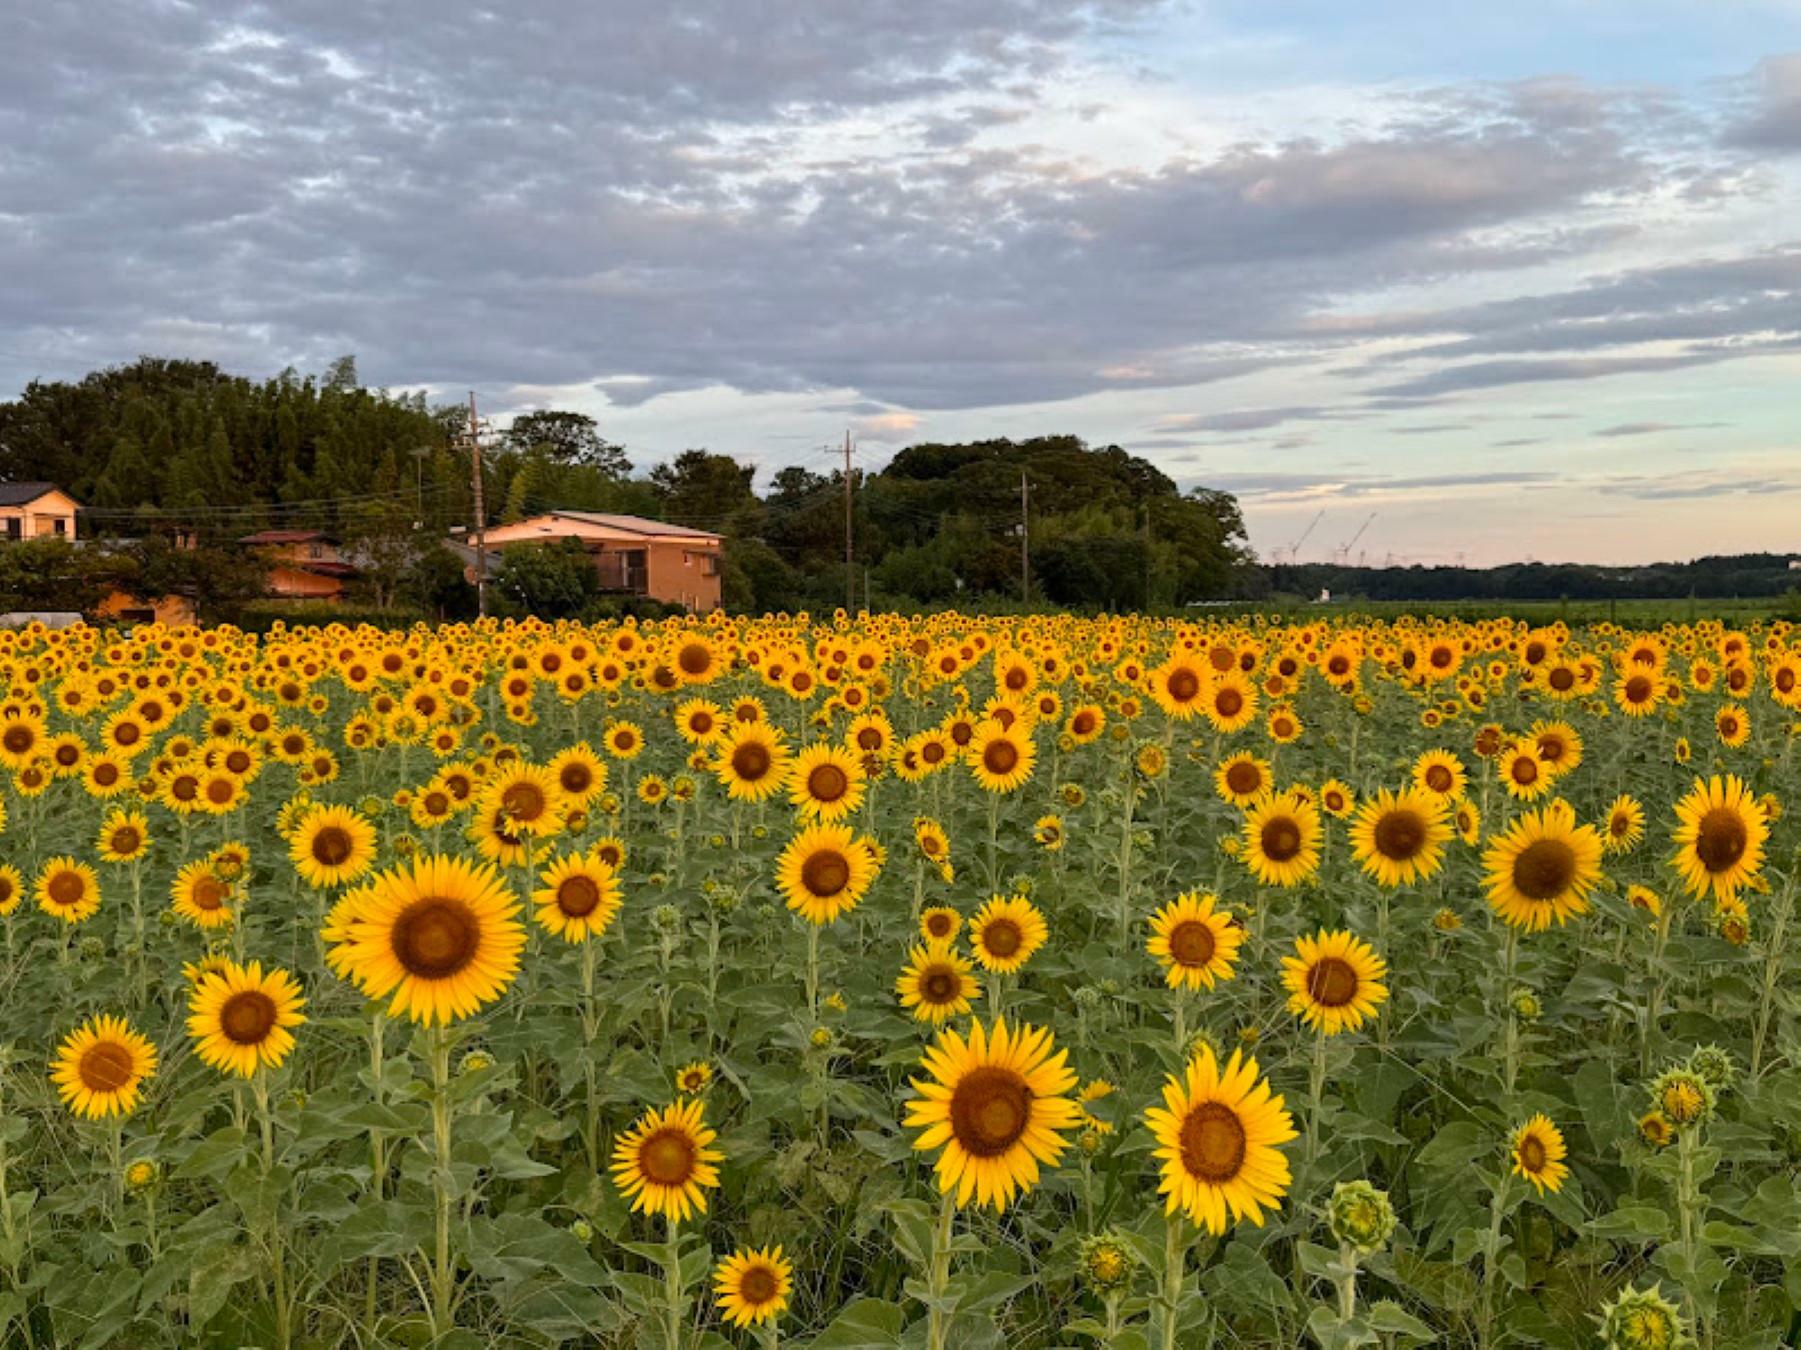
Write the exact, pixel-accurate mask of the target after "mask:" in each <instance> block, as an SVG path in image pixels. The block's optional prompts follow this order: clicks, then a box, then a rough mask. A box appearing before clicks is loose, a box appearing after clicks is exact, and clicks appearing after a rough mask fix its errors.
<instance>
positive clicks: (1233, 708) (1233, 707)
mask: <svg viewBox="0 0 1801 1350" xmlns="http://www.w3.org/2000/svg"><path fill="white" fill-rule="evenodd" d="M1243 709H1244V695H1243V694H1241V693H1239V692H1238V691H1237V690H1236V689H1222V690H1220V691H1219V694H1218V696H1217V697H1215V698H1214V700H1213V710H1214V711H1215V712H1217V713H1218V714H1219V715H1220V716H1221V717H1236V716H1238V714H1239V713H1240V712H1241V711H1243Z"/></svg>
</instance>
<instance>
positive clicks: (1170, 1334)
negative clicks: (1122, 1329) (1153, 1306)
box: [1160, 1213, 1188, 1350]
mask: <svg viewBox="0 0 1801 1350" xmlns="http://www.w3.org/2000/svg"><path fill="white" fill-rule="evenodd" d="M1182 1223H1183V1219H1182V1215H1181V1214H1180V1213H1177V1214H1171V1215H1168V1216H1167V1217H1166V1218H1165V1219H1164V1221H1163V1297H1162V1299H1161V1300H1160V1301H1161V1302H1162V1304H1163V1350H1176V1320H1177V1314H1178V1313H1179V1312H1180V1310H1181V1307H1182V1277H1183V1276H1184V1275H1185V1274H1186V1273H1187V1266H1188V1233H1187V1231H1186V1230H1185V1229H1184V1228H1183V1226H1182Z"/></svg>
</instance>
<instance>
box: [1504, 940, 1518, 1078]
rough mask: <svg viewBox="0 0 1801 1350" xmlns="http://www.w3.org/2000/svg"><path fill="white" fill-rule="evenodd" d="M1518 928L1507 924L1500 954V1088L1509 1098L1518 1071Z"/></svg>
mask: <svg viewBox="0 0 1801 1350" xmlns="http://www.w3.org/2000/svg"><path fill="white" fill-rule="evenodd" d="M1519 949H1520V930H1519V929H1517V928H1515V927H1514V926H1513V925H1512V924H1508V925H1507V943H1506V946H1505V948H1504V949H1503V951H1502V955H1501V1006H1502V1008H1503V1009H1504V1010H1505V1016H1506V1018H1507V1030H1506V1033H1505V1043H1504V1045H1503V1047H1502V1056H1501V1059H1502V1082H1501V1085H1502V1089H1503V1092H1504V1094H1505V1096H1506V1097H1507V1098H1508V1099H1509V1100H1511V1099H1512V1097H1513V1085H1514V1082H1515V1081H1516V1080H1517V1079H1518V1078H1519V1073H1520V1023H1519V1019H1518V1018H1517V1017H1515V1016H1514V1015H1513V1005H1512V998H1513V966H1514V960H1515V958H1516V957H1517V956H1518V955H1519Z"/></svg>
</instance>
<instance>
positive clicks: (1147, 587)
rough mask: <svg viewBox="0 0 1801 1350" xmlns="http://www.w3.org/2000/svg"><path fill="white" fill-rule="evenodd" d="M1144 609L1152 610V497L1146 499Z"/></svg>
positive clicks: (1146, 610) (1146, 611)
mask: <svg viewBox="0 0 1801 1350" xmlns="http://www.w3.org/2000/svg"><path fill="white" fill-rule="evenodd" d="M1144 610H1145V613H1147V614H1148V613H1150V610H1151V499H1150V498H1149V497H1146V498H1145V499H1144Z"/></svg>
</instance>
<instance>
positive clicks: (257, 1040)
mask: <svg viewBox="0 0 1801 1350" xmlns="http://www.w3.org/2000/svg"><path fill="white" fill-rule="evenodd" d="M274 1027H275V1001H274V1000H273V999H271V998H270V997H269V996H268V995H267V994H264V993H261V992H259V991H257V990H254V989H247V990H245V991H244V992H243V993H241V994H233V995H232V996H231V997H230V998H228V999H226V1000H225V1006H224V1007H222V1008H220V1009H219V1030H220V1031H222V1032H224V1033H225V1039H226V1040H228V1041H231V1042H232V1043H233V1044H235V1045H260V1044H261V1043H262V1041H263V1038H264V1037H265V1036H267V1035H268V1034H269V1033H270V1031H272V1030H274Z"/></svg>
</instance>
